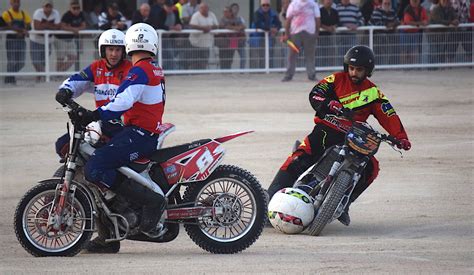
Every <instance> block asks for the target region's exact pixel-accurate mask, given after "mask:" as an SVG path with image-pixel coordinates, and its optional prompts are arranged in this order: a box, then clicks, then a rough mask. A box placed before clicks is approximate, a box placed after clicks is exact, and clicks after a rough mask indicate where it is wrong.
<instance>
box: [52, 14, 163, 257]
mask: <svg viewBox="0 0 474 275" xmlns="http://www.w3.org/2000/svg"><path fill="white" fill-rule="evenodd" d="M157 45H158V36H157V34H156V31H155V29H153V27H151V26H150V25H148V24H145V23H137V24H134V25H132V26H131V27H130V28H129V29H128V30H127V33H126V34H125V48H126V53H127V54H128V55H129V56H131V59H132V64H133V67H132V68H131V69H130V71H129V73H128V75H127V77H126V79H125V80H124V81H123V82H122V84H120V86H119V87H118V89H117V93H116V95H115V97H114V98H113V99H112V100H111V101H110V102H109V103H107V104H105V105H104V106H101V107H99V108H97V109H96V110H94V111H89V110H86V109H84V108H82V107H81V108H79V109H78V110H77V111H76V114H75V115H76V116H77V117H78V118H80V119H81V124H82V125H87V124H89V123H90V122H92V121H97V120H100V121H102V122H103V121H108V120H111V119H117V118H120V116H122V115H123V117H124V124H125V126H124V127H123V130H121V131H120V132H119V133H117V134H115V135H114V136H113V137H112V139H111V140H110V141H109V142H108V143H107V144H105V145H104V146H103V147H100V148H98V149H96V150H95V151H94V154H93V155H92V156H91V158H90V159H89V160H88V162H87V163H86V165H85V167H84V174H85V178H86V179H87V180H88V181H90V182H93V183H95V184H97V185H99V186H101V185H102V186H105V187H107V188H109V189H111V190H112V191H114V192H115V193H117V194H120V195H122V196H123V197H125V198H127V199H129V200H130V201H133V202H134V203H136V204H139V205H142V206H143V207H142V215H141V221H140V225H139V229H140V231H141V232H142V233H143V234H146V235H147V236H149V237H155V236H158V235H159V234H160V232H161V224H160V223H159V221H160V218H161V215H162V213H163V211H164V208H165V206H166V201H165V198H164V196H163V195H161V194H158V193H156V192H154V191H152V190H150V189H148V188H146V187H144V186H142V185H141V184H139V183H137V182H134V181H133V180H130V179H127V178H126V177H125V176H124V175H122V174H120V173H118V172H117V171H116V169H117V168H119V167H121V166H124V165H127V164H128V163H130V162H131V161H133V160H136V159H139V158H142V157H147V156H150V155H151V154H152V153H153V152H154V151H155V150H156V148H157V145H158V137H159V134H160V130H159V129H160V125H161V122H162V116H163V112H164V105H165V80H164V73H163V71H162V69H161V68H159V67H158V66H156V65H155V63H154V61H153V57H154V56H155V55H156V52H157ZM65 94H66V93H62V94H60V93H58V95H59V96H58V97H57V100H58V102H59V103H61V104H64V103H65V102H67V101H68V100H69V99H70V97H64V96H63V95H65ZM99 237H100V235H99ZM116 243H117V242H116ZM102 245H103V247H105V248H107V246H108V245H109V244H107V243H105V240H102ZM119 247H120V246H119ZM105 250H107V249H105ZM111 250H112V249H111ZM116 250H117V251H118V249H116ZM112 252H116V251H113V250H112Z"/></svg>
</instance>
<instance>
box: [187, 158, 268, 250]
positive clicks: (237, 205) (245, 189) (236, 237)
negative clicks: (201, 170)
mask: <svg viewBox="0 0 474 275" xmlns="http://www.w3.org/2000/svg"><path fill="white" fill-rule="evenodd" d="M184 201H185V202H194V205H195V206H203V205H206V206H214V207H216V208H220V209H223V211H222V213H218V214H215V215H214V216H212V217H201V218H198V219H195V220H194V222H195V224H185V225H184V227H185V229H186V232H187V233H188V235H189V237H190V238H191V239H192V240H193V241H194V242H195V243H196V244H197V245H198V246H200V247H201V248H202V249H204V250H206V251H209V252H211V253H220V254H232V253H237V252H240V251H243V250H245V249H246V248H247V247H249V246H250V245H252V244H253V243H254V242H255V241H256V240H257V239H258V237H259V236H260V234H261V233H262V230H263V227H264V221H265V214H266V212H267V209H266V208H267V207H266V203H265V194H264V192H263V190H262V187H261V186H260V184H259V182H258V181H257V179H256V178H255V177H254V176H253V175H252V174H250V173H249V172H247V171H245V170H243V169H241V168H239V167H236V166H231V165H222V166H219V167H217V168H216V170H215V171H214V172H213V173H212V175H211V176H210V177H209V178H208V179H207V180H206V181H204V182H199V183H194V184H191V185H190V186H189V187H188V189H187V190H186V192H185V194H184Z"/></svg>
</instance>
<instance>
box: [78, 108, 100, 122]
mask: <svg viewBox="0 0 474 275" xmlns="http://www.w3.org/2000/svg"><path fill="white" fill-rule="evenodd" d="M74 117H75V119H76V121H77V122H79V124H80V125H82V126H87V124H89V123H91V122H92V121H97V120H100V114H99V111H98V110H95V111H90V110H87V109H84V108H82V107H79V108H77V109H76V110H74Z"/></svg>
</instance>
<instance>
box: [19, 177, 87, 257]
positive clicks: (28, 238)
mask: <svg viewBox="0 0 474 275" xmlns="http://www.w3.org/2000/svg"><path fill="white" fill-rule="evenodd" d="M58 183H59V180H50V181H47V182H44V183H41V184H39V185H36V186H35V187H33V188H32V189H30V190H29V191H28V192H27V193H26V194H25V195H24V196H23V198H22V199H21V200H20V203H19V204H18V206H17V208H16V211H15V219H14V226H15V233H16V236H17V239H18V241H19V242H20V244H21V245H22V246H23V248H25V250H26V251H27V252H28V253H30V254H32V255H33V256H37V257H43V256H74V255H76V254H77V253H79V252H80V251H81V249H82V248H83V247H84V245H85V244H86V243H87V242H88V241H89V240H90V238H91V236H92V231H91V230H87V229H90V228H91V219H90V217H91V206H90V204H89V201H88V199H87V198H86V196H85V195H84V194H83V193H82V192H80V191H76V193H75V198H74V200H73V201H72V202H67V203H66V206H65V207H64V210H63V211H62V215H61V217H58V216H57V215H56V214H55V213H54V212H55V211H54V208H55V205H54V204H56V202H55V193H56V186H57V184H58ZM56 201H57V200H56ZM59 220H61V222H60V221H59Z"/></svg>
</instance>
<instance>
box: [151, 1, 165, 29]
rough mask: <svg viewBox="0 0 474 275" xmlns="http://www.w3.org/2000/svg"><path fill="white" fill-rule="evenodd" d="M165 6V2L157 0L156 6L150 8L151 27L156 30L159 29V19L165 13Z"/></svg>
mask: <svg viewBox="0 0 474 275" xmlns="http://www.w3.org/2000/svg"><path fill="white" fill-rule="evenodd" d="M164 4H165V0H155V1H154V4H153V5H151V7H150V18H151V21H150V23H151V24H150V25H151V26H152V27H153V28H154V29H155V30H156V29H158V18H159V17H160V16H161V14H162V13H163V12H164V11H163V6H164Z"/></svg>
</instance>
